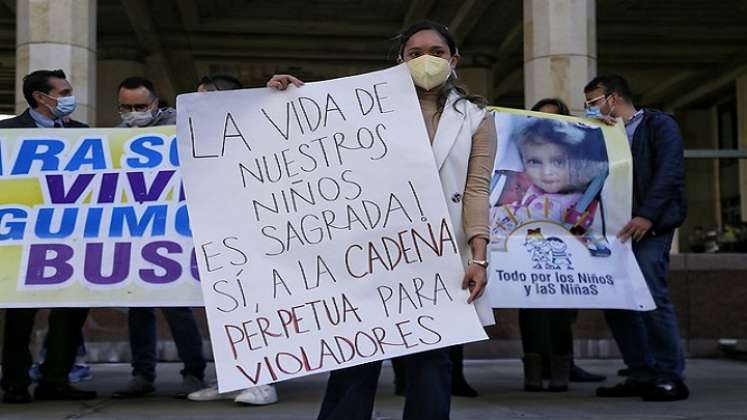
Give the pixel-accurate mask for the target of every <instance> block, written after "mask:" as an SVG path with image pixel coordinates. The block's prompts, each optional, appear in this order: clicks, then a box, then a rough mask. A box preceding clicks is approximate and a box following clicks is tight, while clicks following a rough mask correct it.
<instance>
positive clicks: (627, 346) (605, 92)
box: [584, 74, 690, 401]
mask: <svg viewBox="0 0 747 420" xmlns="http://www.w3.org/2000/svg"><path fill="white" fill-rule="evenodd" d="M584 94H585V95H586V116H587V117H590V118H601V119H603V120H605V121H606V122H607V123H611V124H614V123H615V120H616V119H617V118H622V120H623V122H624V123H625V131H626V133H627V135H628V141H629V143H630V151H631V154H632V155H633V208H632V218H631V220H630V221H629V222H628V224H627V225H625V227H623V228H622V230H620V233H618V237H619V238H620V240H621V241H622V242H625V241H627V240H628V239H632V240H633V244H632V247H633V253H634V254H635V258H636V261H637V262H638V265H639V266H640V268H641V272H642V273H643V277H644V278H645V279H646V284H647V285H648V288H649V290H650V291H651V295H652V296H653V298H654V302H655V303H656V309H654V310H653V311H649V312H636V311H625V310H607V311H605V317H606V318H607V324H608V325H609V327H610V330H611V331H612V335H613V336H614V337H615V341H616V342H617V345H618V347H619V348H620V352H621V353H622V355H623V359H624V361H625V364H626V365H627V366H628V369H629V372H630V373H629V376H628V379H627V380H626V381H624V382H622V383H619V384H617V385H615V386H613V387H607V388H604V387H603V388H599V389H597V396H599V397H643V399H644V400H645V401H677V400H683V399H686V398H687V397H688V396H689V395H690V392H689V390H688V388H687V386H686V385H685V382H684V370H685V355H684V351H683V349H682V346H681V344H680V333H679V327H678V326H677V315H676V313H675V312H674V305H673V304H672V300H671V298H670V294H669V286H668V285H667V272H668V270H669V251H670V248H671V247H672V239H673V236H674V230H675V229H676V228H677V227H678V226H680V225H681V224H682V222H683V221H684V220H685V215H686V213H687V202H686V199H685V179H684V175H685V174H684V172H685V165H684V156H683V154H684V152H683V147H684V146H683V140H682V135H681V134H680V129H679V126H678V125H677V122H676V121H675V120H674V118H672V116H671V115H669V114H665V113H663V112H659V111H656V110H653V109H648V108H641V109H636V108H635V107H634V106H633V95H632V93H631V89H630V87H629V85H628V82H627V81H626V80H625V79H624V78H622V77H621V76H618V75H614V74H611V75H604V76H598V77H596V78H594V79H593V80H592V81H590V82H589V83H588V84H587V85H586V87H585V88H584Z"/></svg>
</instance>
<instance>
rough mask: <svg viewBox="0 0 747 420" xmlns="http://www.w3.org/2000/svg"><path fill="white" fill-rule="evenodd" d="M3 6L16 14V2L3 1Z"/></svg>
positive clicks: (14, 0)
mask: <svg viewBox="0 0 747 420" xmlns="http://www.w3.org/2000/svg"><path fill="white" fill-rule="evenodd" d="M3 4H4V5H5V7H7V8H8V9H9V10H10V11H11V12H13V14H16V0H3Z"/></svg>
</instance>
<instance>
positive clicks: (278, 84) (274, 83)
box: [267, 74, 303, 90]
mask: <svg viewBox="0 0 747 420" xmlns="http://www.w3.org/2000/svg"><path fill="white" fill-rule="evenodd" d="M290 84H292V85H293V86H295V87H301V86H303V82H302V81H300V80H298V79H297V78H295V77H293V76H291V75H290V74H276V75H274V76H272V77H271V78H270V80H269V81H267V87H268V88H273V89H277V90H285V89H287V88H288V85H290Z"/></svg>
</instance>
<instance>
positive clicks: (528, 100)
mask: <svg viewBox="0 0 747 420" xmlns="http://www.w3.org/2000/svg"><path fill="white" fill-rule="evenodd" d="M595 4H596V2H595V1H594V0H524V100H525V105H526V107H527V108H529V107H531V106H532V105H534V104H535V103H536V102H537V101H538V100H540V99H542V98H547V97H557V98H560V99H562V100H563V101H565V102H566V103H567V104H568V106H569V107H570V108H571V112H572V113H573V114H575V115H581V114H583V109H584V108H583V102H584V99H583V98H584V95H583V89H584V86H585V85H586V83H587V82H588V81H589V80H591V79H592V78H593V77H594V76H596V72H597V35H596V6H595Z"/></svg>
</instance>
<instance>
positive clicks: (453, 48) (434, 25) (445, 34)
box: [394, 19, 487, 114]
mask: <svg viewBox="0 0 747 420" xmlns="http://www.w3.org/2000/svg"><path fill="white" fill-rule="evenodd" d="M420 31H435V32H436V33H438V34H439V35H440V36H441V38H443V40H444V42H446V45H448V46H449V53H450V54H451V55H452V56H454V55H457V54H459V49H458V48H457V45H456V40H455V39H454V36H453V35H452V34H451V32H449V28H447V27H446V26H444V25H442V24H440V23H438V22H434V21H431V20H427V19H423V20H419V21H417V22H415V23H413V24H412V25H410V26H409V27H407V28H406V29H405V30H403V31H402V32H400V33H399V35H397V36H396V37H395V38H394V39H396V40H397V54H398V57H400V58H402V59H403V60H404V56H403V53H404V51H405V45H406V44H407V41H409V40H410V38H412V36H413V35H415V34H416V33H418V32H420ZM452 90H453V91H454V92H456V93H457V94H458V95H459V99H457V100H456V101H454V105H453V106H454V110H455V111H457V112H459V110H458V109H457V107H456V105H457V103H459V101H461V100H467V101H470V102H472V103H473V104H476V105H477V106H479V107H484V106H485V105H487V100H486V99H485V98H484V97H482V96H480V95H471V94H470V93H469V92H468V91H467V89H466V88H465V87H464V86H462V85H461V84H458V83H456V75H455V74H454V73H452V74H451V75H450V76H449V78H448V80H446V83H444V86H443V88H442V89H441V92H440V94H439V95H438V102H437V104H438V112H437V114H440V113H441V112H443V109H444V106H445V105H446V100H447V99H448V97H449V93H451V91H452Z"/></svg>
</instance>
